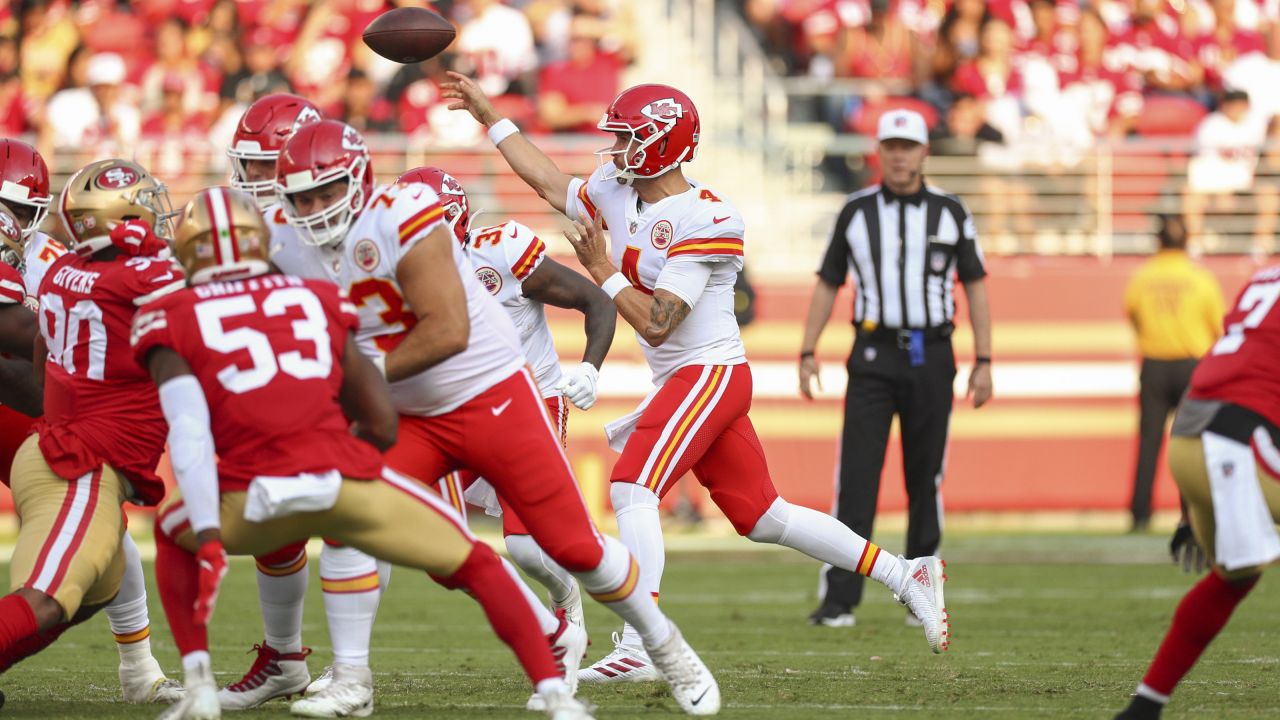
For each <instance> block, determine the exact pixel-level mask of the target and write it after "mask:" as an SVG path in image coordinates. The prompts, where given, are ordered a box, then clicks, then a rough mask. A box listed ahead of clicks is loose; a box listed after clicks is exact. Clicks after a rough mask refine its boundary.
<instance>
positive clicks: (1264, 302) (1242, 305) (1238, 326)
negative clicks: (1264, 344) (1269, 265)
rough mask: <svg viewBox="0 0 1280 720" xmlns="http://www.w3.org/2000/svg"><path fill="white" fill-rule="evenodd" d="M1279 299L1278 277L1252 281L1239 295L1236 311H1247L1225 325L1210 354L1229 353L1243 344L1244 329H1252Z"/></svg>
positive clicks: (1279, 285)
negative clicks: (1257, 281) (1263, 280)
mask: <svg viewBox="0 0 1280 720" xmlns="http://www.w3.org/2000/svg"><path fill="white" fill-rule="evenodd" d="M1277 300H1280V279H1278V280H1273V281H1271V282H1261V283H1254V284H1253V285H1250V286H1249V287H1248V288H1246V289H1245V291H1244V292H1243V293H1241V295H1240V302H1239V303H1238V304H1237V305H1236V312H1242V313H1247V314H1246V315H1245V316H1244V318H1242V319H1241V320H1240V322H1234V323H1231V324H1230V325H1228V326H1227V331H1226V333H1225V334H1224V335H1223V336H1222V337H1221V338H1219V339H1218V342H1216V343H1214V345H1213V350H1211V351H1210V354H1212V355H1229V354H1231V353H1233V352H1236V351H1237V350H1239V349H1240V346H1241V345H1244V341H1245V331H1246V330H1253V329H1255V328H1257V327H1258V326H1259V325H1261V324H1262V321H1263V320H1264V319H1266V317H1267V314H1268V313H1270V312H1271V308H1273V307H1275V304H1276V301H1277Z"/></svg>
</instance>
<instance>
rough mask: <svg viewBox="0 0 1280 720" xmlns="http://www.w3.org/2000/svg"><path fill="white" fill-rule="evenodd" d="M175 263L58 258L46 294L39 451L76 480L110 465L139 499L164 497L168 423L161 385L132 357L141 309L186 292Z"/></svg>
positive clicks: (43, 286)
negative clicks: (161, 466) (161, 472)
mask: <svg viewBox="0 0 1280 720" xmlns="http://www.w3.org/2000/svg"><path fill="white" fill-rule="evenodd" d="M183 284H184V281H183V274H182V269H181V268H179V267H178V266H177V265H176V264H174V263H173V262H172V261H171V260H167V259H160V258H154V257H126V256H121V257H118V258H115V259H112V260H95V259H93V258H85V257H83V256H81V255H78V254H76V253H68V254H66V255H63V256H62V257H60V258H58V260H56V261H55V262H54V263H53V265H51V266H50V267H49V270H48V272H47V273H45V276H44V280H43V281H42V282H41V283H40V289H39V292H38V293H37V296H38V302H39V303H40V310H39V311H38V313H37V314H38V316H39V318H40V334H41V335H42V336H43V337H44V342H45V345H46V346H47V347H48V349H49V354H48V356H47V358H46V359H45V366H44V376H45V380H44V412H45V415H44V418H43V419H41V420H40V421H39V422H38V423H37V424H36V428H35V429H36V431H37V432H39V433H40V450H41V452H43V453H44V457H45V460H46V461H48V463H49V466H50V467H51V468H53V471H54V472H55V473H57V474H58V475H59V476H61V477H63V478H66V479H68V480H71V479H75V478H78V477H80V476H81V475H83V474H85V473H87V472H91V471H92V470H94V469H95V468H97V467H98V466H100V465H111V466H112V467H114V468H115V469H116V470H118V471H120V472H121V473H123V474H124V476H125V477H126V478H127V479H128V480H129V481H130V482H131V483H132V484H133V488H134V490H135V491H136V492H137V494H138V498H136V501H138V502H141V503H143V504H153V503H156V502H158V501H159V500H160V499H161V498H162V497H163V496H164V485H163V484H162V483H161V482H160V479H159V478H157V477H156V475H155V467H156V463H158V462H159V461H160V455H161V453H163V452H164V443H165V436H166V435H167V433H168V426H167V425H166V423H165V419H164V414H163V413H162V412H161V411H160V399H159V396H158V395H157V394H156V388H155V384H154V383H152V382H151V376H150V375H149V374H148V373H147V371H146V369H145V368H142V367H140V366H139V365H138V364H137V363H135V362H134V361H133V355H132V354H131V353H130V352H129V327H130V324H131V322H132V320H133V313H134V311H135V310H136V309H137V308H138V306H140V305H143V304H145V303H147V302H149V301H150V300H151V299H153V298H156V297H160V296H162V295H165V294H167V293H171V292H173V291H175V290H178V289H180V288H181V287H183Z"/></svg>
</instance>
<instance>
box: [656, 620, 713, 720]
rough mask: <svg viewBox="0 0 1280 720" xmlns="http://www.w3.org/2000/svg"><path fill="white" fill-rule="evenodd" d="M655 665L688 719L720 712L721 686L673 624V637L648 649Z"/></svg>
mask: <svg viewBox="0 0 1280 720" xmlns="http://www.w3.org/2000/svg"><path fill="white" fill-rule="evenodd" d="M649 655H650V657H652V658H653V664H654V665H656V666H658V669H659V670H660V671H661V672H662V677H663V679H665V680H666V681H667V684H668V685H670V686H671V695H672V696H673V697H674V698H675V699H676V702H677V703H679V705H680V709H681V710H684V711H685V713H686V714H688V715H715V714H716V713H718V712H720V686H719V685H717V684H716V679H715V678H714V677H712V675H711V671H710V670H708V669H707V666H706V665H704V664H703V663H702V658H699V657H698V653H696V652H694V651H693V648H692V647H690V646H689V643H687V642H685V641H684V636H682V635H681V634H680V628H678V627H676V625H675V623H671V637H670V639H668V640H667V641H666V642H665V643H663V644H661V645H659V646H657V647H654V648H650V649H649Z"/></svg>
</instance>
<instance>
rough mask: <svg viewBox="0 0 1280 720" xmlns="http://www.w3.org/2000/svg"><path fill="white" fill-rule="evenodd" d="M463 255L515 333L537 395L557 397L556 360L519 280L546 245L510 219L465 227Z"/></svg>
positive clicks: (540, 314) (543, 319)
mask: <svg viewBox="0 0 1280 720" xmlns="http://www.w3.org/2000/svg"><path fill="white" fill-rule="evenodd" d="M466 249H467V257H468V258H469V259H470V260H471V264H472V265H473V266H474V267H475V273H476V279H477V280H479V281H480V284H481V285H483V286H484V287H485V289H486V290H488V291H489V293H490V294H492V295H493V297H494V299H495V300H497V301H498V302H499V303H501V305H502V309H503V310H506V311H507V315H508V316H509V317H510V318H511V322H512V323H514V324H515V326H516V332H517V333H519V335H520V345H521V347H522V348H523V349H524V356H525V359H527V360H528V361H529V367H530V368H532V369H533V376H534V379H535V380H536V381H537V382H538V388H539V389H540V390H542V396H543V397H552V396H555V395H559V394H560V391H559V390H556V385H558V384H559V383H560V378H561V372H560V358H559V356H557V355H556V347H555V343H554V342H553V340H552V338H551V328H549V327H547V314H546V312H545V310H544V307H543V305H542V303H540V302H538V301H537V300H532V299H530V298H527V297H525V295H524V291H523V283H524V281H525V280H526V279H528V277H529V276H530V275H532V274H533V271H534V270H537V269H538V266H539V265H541V264H542V260H543V258H545V257H546V254H547V246H546V244H545V243H543V242H542V240H540V239H538V236H537V235H535V234H534V233H533V231H532V230H530V229H529V228H528V227H525V226H524V225H521V224H520V223H518V222H515V221H509V222H505V223H503V224H501V225H495V226H493V227H486V228H480V229H479V230H473V231H471V235H470V236H469V239H468V242H467V246H466Z"/></svg>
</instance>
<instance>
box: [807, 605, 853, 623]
mask: <svg viewBox="0 0 1280 720" xmlns="http://www.w3.org/2000/svg"><path fill="white" fill-rule="evenodd" d="M855 622H856V621H855V620H854V618H853V609H852V608H850V607H849V606H848V605H838V604H836V603H828V602H824V603H822V604H821V605H819V606H818V609H817V610H814V611H813V612H812V613H810V614H809V624H810V625H824V626H826V627H853V626H854V623H855Z"/></svg>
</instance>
